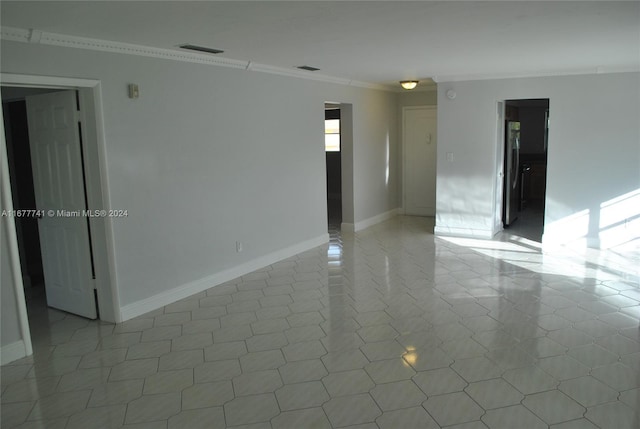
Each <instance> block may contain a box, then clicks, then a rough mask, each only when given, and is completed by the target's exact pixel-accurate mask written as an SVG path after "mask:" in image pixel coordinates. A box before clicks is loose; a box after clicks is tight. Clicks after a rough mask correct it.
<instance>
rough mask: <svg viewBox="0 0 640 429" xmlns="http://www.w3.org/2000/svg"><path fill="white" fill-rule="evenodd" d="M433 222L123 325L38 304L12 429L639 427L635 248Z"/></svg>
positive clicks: (639, 302) (8, 391) (391, 225)
mask: <svg viewBox="0 0 640 429" xmlns="http://www.w3.org/2000/svg"><path fill="white" fill-rule="evenodd" d="M432 222H433V220H432V219H429V218H415V217H402V216H401V217H397V218H395V219H392V220H390V221H387V222H384V223H382V224H379V225H377V226H375V227H372V228H369V229H367V230H365V231H362V232H360V233H358V234H355V235H353V234H343V235H340V234H339V233H337V232H336V231H333V232H332V234H331V235H332V240H331V242H330V244H328V245H325V246H321V247H318V248H316V249H313V250H311V251H308V252H305V253H302V254H299V255H297V256H295V257H293V258H290V259H288V260H285V261H282V262H279V263H277V264H274V265H272V266H269V267H267V268H264V269H262V270H259V271H256V272H254V273H251V274H249V275H247V276H244V277H242V278H240V279H237V280H235V281H232V282H229V283H227V284H224V285H220V286H217V287H214V288H211V289H209V290H207V291H206V292H203V293H201V294H198V295H196V296H193V297H190V298H188V299H185V300H182V301H180V302H176V303H174V304H171V305H168V306H166V307H164V308H162V309H160V310H158V311H155V312H152V313H150V314H146V315H144V316H141V317H139V318H137V319H134V320H130V321H127V322H125V323H123V324H120V325H115V326H114V325H111V324H106V323H101V322H96V321H88V320H85V319H81V318H78V317H74V316H71V315H67V314H64V313H61V312H58V311H55V310H47V309H46V308H42V309H41V310H40V311H36V309H35V308H32V309H31V310H33V311H31V317H32V330H33V337H34V347H35V349H36V352H35V354H34V355H33V356H32V357H28V358H25V359H22V360H19V361H16V362H13V363H12V364H9V365H5V366H3V367H2V383H1V384H2V395H1V405H2V409H1V412H2V428H3V429H9V428H14V427H19V428H47V429H57V428H60V429H62V428H66V429H72V428H119V427H125V428H137V429H142V428H145V429H156V428H163V429H168V428H224V427H229V428H230V427H243V428H254V429H258V428H330V427H334V428H338V427H353V428H356V427H357V428H360V429H373V428H381V429H384V428H438V427H446V428H466V429H471V428H527V429H529V428H532V429H533V428H547V427H553V428H562V429H569V428H603V429H604V428H611V429H622V428H639V427H640V331H639V319H640V284H639V276H638V267H639V266H640V261H639V260H638V254H637V253H635V254H634V253H632V252H629V253H628V254H625V253H624V252H618V253H616V252H607V253H605V252H590V253H586V254H584V255H577V254H573V253H569V252H565V253H563V254H559V253H558V254H556V253H552V254H548V253H545V254H541V253H540V251H539V250H538V248H537V247H538V245H537V243H535V242H532V241H529V240H526V239H521V238H518V237H513V236H510V235H507V234H503V235H501V236H500V237H498V238H497V239H496V240H493V241H480V240H465V239H445V238H435V237H434V236H433V235H432V234H431V233H430V232H429V231H432V229H433V223H432ZM625 255H627V256H625ZM34 305H35V304H34Z"/></svg>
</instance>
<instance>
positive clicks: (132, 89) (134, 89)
mask: <svg viewBox="0 0 640 429" xmlns="http://www.w3.org/2000/svg"><path fill="white" fill-rule="evenodd" d="M128 89H129V98H138V97H140V89H139V88H138V85H136V84H135V83H130V84H129V85H128Z"/></svg>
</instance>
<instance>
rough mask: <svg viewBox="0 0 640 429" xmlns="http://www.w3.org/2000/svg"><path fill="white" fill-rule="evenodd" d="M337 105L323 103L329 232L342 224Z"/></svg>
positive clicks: (339, 122) (340, 159)
mask: <svg viewBox="0 0 640 429" xmlns="http://www.w3.org/2000/svg"><path fill="white" fill-rule="evenodd" d="M340 116H341V109H340V105H339V104H332V103H325V108H324V141H325V154H326V163H327V219H328V223H329V225H328V227H329V231H330V232H331V231H337V230H340V228H341V224H342V148H341V136H340V130H341V127H340V124H341V118H340Z"/></svg>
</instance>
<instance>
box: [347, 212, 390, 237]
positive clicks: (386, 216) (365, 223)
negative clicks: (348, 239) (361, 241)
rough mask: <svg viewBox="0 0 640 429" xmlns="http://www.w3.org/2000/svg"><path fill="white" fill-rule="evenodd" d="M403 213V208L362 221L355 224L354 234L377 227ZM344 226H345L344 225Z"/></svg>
mask: <svg viewBox="0 0 640 429" xmlns="http://www.w3.org/2000/svg"><path fill="white" fill-rule="evenodd" d="M401 213H402V208H401V207H399V208H396V209H393V210H389V211H388V212H385V213H380V214H379V215H376V216H372V217H370V218H368V219H364V220H361V221H359V222H356V223H355V224H354V227H353V230H354V232H358V231H362V230H363V229H366V228H369V227H371V226H373V225H376V224H378V223H380V222H384V221H385V220H389V219H391V218H393V217H395V216H397V215H398V214H401ZM343 225H344V224H343Z"/></svg>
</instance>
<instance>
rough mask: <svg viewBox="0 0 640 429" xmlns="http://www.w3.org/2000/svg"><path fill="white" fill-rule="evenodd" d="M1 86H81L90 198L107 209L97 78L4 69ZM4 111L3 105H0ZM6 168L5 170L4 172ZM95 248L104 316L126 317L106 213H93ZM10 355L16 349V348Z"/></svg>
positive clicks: (13, 251) (23, 322)
mask: <svg viewBox="0 0 640 429" xmlns="http://www.w3.org/2000/svg"><path fill="white" fill-rule="evenodd" d="M0 85H1V86H15V87H35V88H62V89H74V90H78V93H79V97H80V102H81V105H82V106H83V113H82V115H83V120H84V121H83V122H84V125H85V126H84V127H83V128H84V130H83V134H84V137H85V139H84V144H83V145H84V146H85V149H86V150H87V152H88V153H87V159H86V160H85V163H86V165H85V167H87V168H86V171H87V173H88V174H87V179H86V181H87V200H88V204H89V207H90V208H91V209H96V210H104V209H108V208H109V207H110V206H111V205H110V202H109V191H108V183H109V182H108V176H107V168H106V145H105V133H104V120H103V112H102V88H101V83H100V81H99V80H92V79H78V78H66V77H52V76H35V75H22V74H9V73H1V74H0ZM0 112H1V110H0ZM0 134H1V141H2V146H1V148H0V150H1V151H0V156H2V158H3V164H4V163H5V162H6V161H5V160H6V140H5V133H4V126H2V133H0ZM5 171H6V173H5ZM5 175H6V179H8V178H9V173H8V170H7V169H6V168H4V166H3V180H2V194H3V206H4V208H5V209H7V210H10V209H11V208H12V207H13V204H12V197H11V186H10V182H9V180H5V177H4V176H5ZM4 219H7V222H8V223H7V229H8V231H9V233H8V236H7V240H8V242H9V243H8V244H9V249H10V250H9V257H10V259H11V262H12V270H13V271H14V273H13V286H14V291H15V294H16V305H17V307H18V311H17V313H18V317H19V319H20V320H19V322H20V330H21V334H22V341H23V342H24V351H25V354H26V355H27V356H28V355H30V354H31V353H32V351H33V349H32V344H31V336H30V334H29V321H28V318H27V310H26V301H25V296H24V288H23V282H22V275H21V270H20V259H19V254H18V242H17V237H16V234H15V222H14V221H13V218H11V217H5V218H4ZM90 222H91V230H92V248H93V253H94V262H95V264H96V290H97V294H98V304H99V312H100V319H101V320H104V321H107V322H113V323H118V322H121V321H122V316H121V312H120V306H119V302H120V301H119V298H118V287H117V282H116V266H115V251H114V242H113V224H112V220H111V219H110V218H108V217H105V218H91V219H90ZM12 357H14V356H13V354H12Z"/></svg>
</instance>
